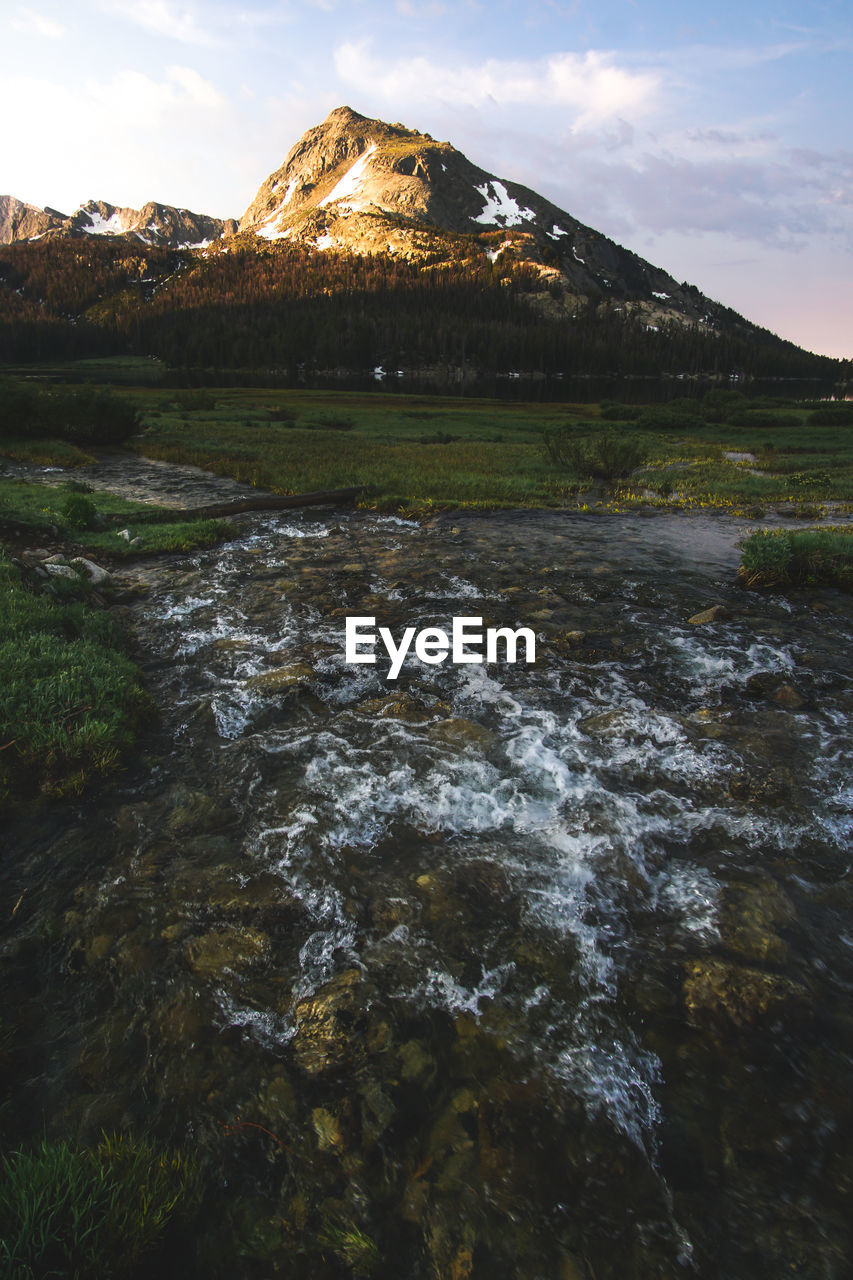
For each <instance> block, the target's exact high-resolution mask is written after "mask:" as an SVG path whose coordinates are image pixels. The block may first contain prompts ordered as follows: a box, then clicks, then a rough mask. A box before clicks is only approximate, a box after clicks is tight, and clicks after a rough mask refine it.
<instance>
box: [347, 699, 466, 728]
mask: <svg viewBox="0 0 853 1280" xmlns="http://www.w3.org/2000/svg"><path fill="white" fill-rule="evenodd" d="M440 708H441V711H445V712H446V711H448V710H449V707H447V705H446V703H441V704H440ZM358 710H359V711H363V712H366V713H367V714H368V715H378V716H381V717H382V718H383V719H388V720H402V721H403V722H404V723H405V724H426V723H427V722H428V721H430V720H434V719H435V715H436V711H435V710H432V711H431V710H430V708H429V707H428V706H427V705H426V703H425V702H422V701H421V699H420V698H414V697H412V695H411V694H409V693H392V694H388V695H387V696H386V697H384V698H368V699H367V701H365V702H360V703H359V705H358Z"/></svg>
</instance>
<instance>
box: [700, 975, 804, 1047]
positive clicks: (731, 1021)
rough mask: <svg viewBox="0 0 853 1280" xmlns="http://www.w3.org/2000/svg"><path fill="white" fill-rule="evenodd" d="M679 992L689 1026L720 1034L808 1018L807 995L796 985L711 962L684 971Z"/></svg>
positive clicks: (788, 980) (769, 976) (801, 1020)
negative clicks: (681, 991) (681, 992)
mask: <svg viewBox="0 0 853 1280" xmlns="http://www.w3.org/2000/svg"><path fill="white" fill-rule="evenodd" d="M683 993H684V1004H685V1007H686V1009H687V1018H688V1021H689V1022H691V1023H692V1024H693V1025H694V1026H708V1027H710V1028H712V1029H713V1030H715V1031H717V1032H721V1033H726V1032H727V1031H730V1030H731V1029H732V1027H734V1028H736V1029H738V1030H741V1031H743V1030H759V1029H761V1028H762V1027H766V1026H768V1025H770V1024H772V1023H774V1022H776V1021H778V1020H779V1019H780V1018H784V1019H785V1020H786V1021H790V1020H791V1019H795V1020H797V1021H798V1022H803V1021H806V1020H808V1019H809V1018H810V1016H811V1001H810V998H809V993H808V991H807V990H806V988H805V987H803V986H802V985H801V984H800V983H798V982H794V981H792V980H791V979H790V978H785V977H782V976H780V975H779V974H775V973H766V972H765V971H764V970H763V969H753V968H749V967H747V966H745V965H739V964H731V963H730V962H728V961H726V960H720V959H715V958H708V959H703V960H693V961H691V962H690V963H689V964H688V965H687V966H686V969H685V976H684V986H683Z"/></svg>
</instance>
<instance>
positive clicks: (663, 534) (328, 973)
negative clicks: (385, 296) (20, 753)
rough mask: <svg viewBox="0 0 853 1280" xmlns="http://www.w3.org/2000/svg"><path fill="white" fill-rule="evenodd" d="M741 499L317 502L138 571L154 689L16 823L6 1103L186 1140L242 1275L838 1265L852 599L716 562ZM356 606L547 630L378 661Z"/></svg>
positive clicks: (848, 972) (136, 617)
mask: <svg viewBox="0 0 853 1280" xmlns="http://www.w3.org/2000/svg"><path fill="white" fill-rule="evenodd" d="M162 474H163V476H164V477H165V476H166V474H167V473H166V470H163V472H162ZM134 487H135V491H134V492H133V494H132V496H140V482H139V481H138V478H137V480H136V481H135V482H134ZM192 492H193V494H195V493H196V490H193V491H192ZM214 492H215V493H219V492H221V490H220V489H219V488H218V482H214V481H212V480H210V481H209V482H205V481H203V480H202V481H201V482H199V488H198V493H199V494H200V495H202V496H200V497H199V501H203V500H205V499H206V498H207V497H208V495H212V494H213V493H214ZM230 492H231V491H230V490H229V493H230ZM147 493H148V496H150V497H152V498H157V499H158V500H162V492H161V491H158V490H157V489H156V486H154V487H153V488H152V489H149V490H148V491H147ZM186 495H187V489H186V488H185V487H183V486H182V484H178V487H177V490H176V491H175V500H176V501H177V500H181V501H185V500H186ZM234 496H237V495H236V491H235V493H234ZM740 533H741V530H740V529H739V526H738V524H737V522H736V521H733V520H731V519H726V518H723V517H720V516H711V515H701V514H679V515H672V516H667V515H655V516H650V517H644V516H642V515H621V516H613V515H583V514H579V513H562V512H519V513H497V514H492V515H470V514H466V515H463V514H456V515H452V516H442V517H439V518H436V519H434V520H432V521H430V522H427V523H421V524H416V523H414V522H411V521H406V520H402V519H399V518H396V517H391V516H377V515H373V514H369V513H363V512H353V511H349V512H342V511H332V510H328V511H325V510H324V511H322V512H320V513H317V512H316V511H315V512H312V513H307V512H306V513H294V514H290V513H288V515H287V516H283V515H274V516H258V515H256V516H252V517H250V518H243V519H242V520H241V522H240V523H239V526H238V534H237V537H236V539H235V540H234V541H233V542H231V543H229V544H226V545H224V546H220V547H217V548H214V549H212V550H210V551H206V552H203V553H201V554H196V555H193V556H191V557H185V558H179V559H175V560H170V561H168V562H165V561H162V560H158V561H153V560H152V561H147V562H146V561H142V562H138V563H136V564H134V565H132V566H131V567H129V568H127V569H122V570H121V574H122V577H123V579H124V581H125V585H126V586H127V587H128V588H132V589H133V590H134V591H135V592H136V593H137V594H136V596H135V599H134V602H133V603H132V604H131V605H130V606H126V609H127V621H128V625H129V626H130V627H131V629H132V632H133V634H134V636H135V637H136V642H137V645H138V654H137V660H138V661H139V663H140V665H141V666H142V668H143V671H144V672H145V676H146V680H147V683H148V686H149V688H150V690H151V692H152V694H153V696H154V698H155V700H156V701H157V703H158V706H159V707H160V709H161V714H160V719H159V722H158V724H157V725H156V726H155V727H154V728H152V729H151V731H150V732H149V733H148V734H147V735H146V737H145V739H144V740H143V741H142V743H141V744H140V752H139V755H138V757H137V758H136V759H135V760H134V762H133V763H132V764H131V766H130V767H129V768H128V770H127V771H126V772H125V773H124V774H123V775H122V776H121V777H120V778H119V780H118V781H117V783H116V784H115V785H114V786H112V787H109V788H106V789H102V790H97V791H95V792H92V793H90V794H89V795H88V796H86V797H84V798H83V799H81V800H79V801H74V802H71V803H70V804H66V805H64V806H58V805H57V806H52V805H48V806H43V807H41V808H39V809H37V810H35V811H34V812H32V813H30V814H28V815H27V817H26V818H25V819H20V820H18V821H17V822H16V823H14V824H13V825H12V826H11V827H10V828H9V830H8V832H7V834H6V839H5V842H4V859H3V898H4V901H5V902H6V903H7V904H8V911H7V912H6V915H7V924H6V927H5V932H4V940H3V951H2V963H3V979H4V985H5V988H6V991H7V993H9V992H15V993H19V996H20V1003H19V1005H18V1009H17V1012H16V1013H15V1014H14V1015H13V1017H12V1026H13V1031H14V1041H15V1047H16V1051H15V1054H14V1055H13V1069H12V1068H10V1070H9V1076H10V1081H11V1085H10V1089H11V1095H10V1106H9V1108H8V1113H7V1114H8V1115H9V1117H10V1119H9V1121H8V1123H7V1127H8V1128H9V1129H10V1131H11V1133H12V1135H13V1137H16V1138H17V1137H21V1138H30V1137H32V1136H34V1135H40V1134H41V1133H42V1131H43V1129H46V1131H47V1133H48V1135H49V1136H50V1135H62V1136H66V1135H69V1134H71V1135H74V1136H77V1135H80V1136H81V1137H82V1138H84V1139H91V1138H92V1137H96V1136H97V1134H98V1133H99V1132H100V1131H101V1129H104V1128H106V1129H112V1128H132V1129H133V1130H134V1131H135V1132H141V1133H144V1134H149V1135H151V1136H154V1137H156V1138H157V1139H158V1140H161V1141H168V1142H176V1143H182V1144H187V1145H189V1146H191V1147H192V1149H194V1150H195V1151H196V1152H197V1153H199V1154H201V1155H202V1156H204V1157H206V1158H208V1159H209V1160H210V1161H211V1162H212V1163H213V1165H214V1167H216V1168H217V1169H218V1170H219V1171H220V1178H221V1187H220V1193H221V1194H220V1200H219V1202H218V1204H219V1208H218V1210H217V1212H218V1215H219V1219H220V1229H221V1221H222V1220H223V1214H224V1215H225V1217H227V1205H228V1203H229V1201H231V1200H233V1203H234V1204H236V1203H237V1201H238V1198H239V1200H240V1203H241V1204H245V1205H246V1206H248V1207H247V1208H246V1209H245V1212H244V1214H243V1217H241V1218H240V1223H242V1225H240V1224H239V1223H236V1218H235V1222H234V1223H231V1224H230V1225H229V1227H228V1230H229V1231H230V1232H231V1233H232V1235H233V1234H234V1233H238V1234H239V1232H240V1231H241V1230H242V1231H243V1232H244V1234H245V1235H246V1239H247V1240H249V1241H250V1242H249V1243H247V1244H246V1246H245V1252H246V1255H247V1256H246V1261H245V1267H246V1272H245V1274H247V1275H268V1274H271V1273H272V1272H273V1271H274V1270H275V1269H277V1268H280V1269H281V1270H282V1273H285V1274H296V1275H299V1276H300V1277H315V1276H316V1277H324V1276H335V1275H349V1274H372V1275H379V1276H381V1275H389V1276H390V1275H394V1276H406V1277H412V1278H413V1280H415V1278H420V1277H424V1278H426V1277H433V1276H440V1277H448V1278H453V1280H463V1278H464V1277H467V1276H473V1277H487V1276H489V1277H491V1276H499V1277H504V1276H505V1277H518V1280H522V1278H523V1280H532V1278H533V1277H540V1276H541V1277H546V1276H547V1277H561V1280H569V1278H570V1277H588V1278H590V1280H602V1277H617V1276H618V1277H620V1280H621V1278H622V1277H638V1278H643V1280H645V1278H646V1277H664V1276H674V1275H682V1274H683V1275H685V1276H688V1275H701V1276H709V1277H710V1276H721V1277H722V1276H725V1277H744V1280H746V1278H747V1277H749V1278H753V1277H768V1280H769V1278H770V1277H774V1278H775V1277H777V1276H778V1275H780V1274H782V1273H791V1274H796V1275H798V1276H814V1277H836V1276H837V1277H842V1276H844V1275H847V1274H849V1267H850V1257H851V1250H850V1241H849V1221H850V1214H849V1194H850V1185H851V1179H853V1156H851V1153H850V1151H849V1150H848V1148H847V1145H846V1142H845V1133H846V1132H849V1125H850V1119H851V1116H850V1112H851V1101H850V1096H851V1095H850V1067H851V1048H852V1047H853V1046H851V1031H853V1024H851V1021H850V1014H849V993H850V991H851V989H853V954H851V951H852V950H853V929H851V920H852V919H853V915H851V912H853V895H851V883H850V847H851V839H850V837H851V827H853V823H851V818H850V799H851V788H850V775H849V717H850V710H851V680H850V674H849V656H848V655H849V653H850V648H851V638H853V605H851V600H850V598H849V597H846V596H844V595H842V594H840V593H837V592H833V591H812V592H804V593H798V594H796V595H795V596H791V597H790V598H788V599H785V598H783V597H782V596H779V595H773V594H769V595H755V594H752V593H745V592H742V591H740V590H739V589H738V588H737V587H736V586H735V585H734V575H735V569H736V566H737V563H738V552H737V546H736V543H737V539H738V537H739V536H740ZM715 604H723V605H725V606H726V607H727V609H728V611H729V614H730V617H729V618H728V619H723V620H720V621H717V622H713V623H708V624H704V625H703V624H698V625H697V624H691V623H690V622H689V619H690V618H691V617H692V616H694V615H695V614H696V613H697V612H699V611H701V610H703V609H705V608H707V607H709V606H712V605H715ZM353 613H355V614H358V615H368V616H375V617H376V618H377V621H378V624H379V625H385V626H388V627H390V628H391V629H392V631H393V632H394V634H395V635H398V634H399V633H400V632H401V631H402V630H403V629H404V628H405V627H407V626H416V627H418V628H421V627H426V626H436V627H442V628H444V629H445V630H447V629H449V627H450V624H451V620H452V618H453V617H454V616H460V615H465V616H474V617H480V618H482V619H483V620H484V625H489V626H508V627H512V628H516V627H521V626H525V627H531V628H533V629H534V630H535V632H536V635H537V657H536V662H535V664H533V665H528V664H526V663H523V662H518V663H515V664H510V663H506V662H502V663H497V664H491V665H488V666H486V665H483V664H478V663H468V664H462V665H454V664H453V663H451V662H444V663H442V664H441V665H434V666H428V665H426V664H425V663H423V662H420V661H418V660H417V659H415V658H413V657H409V658H407V660H406V662H405V663H404V665H403V668H402V671H401V675H400V678H399V679H398V680H396V681H394V682H391V681H389V680H388V679H387V678H386V676H387V672H388V666H389V663H388V661H387V659H383V657H382V655H381V654H380V658H379V661H378V662H377V663H376V664H375V665H374V666H370V665H358V666H353V665H348V664H347V663H346V662H345V660H344V639H343V637H344V628H345V620H346V617H347V616H348V615H349V614H353ZM16 904H17V906H16ZM13 907H15V908H16V909H15V911H14V914H12V909H13ZM223 1204H224V1205H225V1206H226V1209H225V1210H223V1207H222V1206H223ZM241 1212H243V1211H242V1210H241ZM246 1223H249V1224H250V1225H248V1226H247V1225H246ZM235 1224H236V1225H235ZM209 1229H210V1231H211V1232H215V1230H216V1229H217V1227H216V1224H214V1223H211V1224H210V1228H209ZM347 1233H349V1234H348V1235H347ZM345 1239H348V1240H349V1245H346V1244H345ZM358 1240H361V1241H362V1243H361V1245H360V1246H358V1245H357V1244H355V1243H353V1241H358ZM347 1248H349V1252H347ZM359 1248H360V1250H361V1251H360V1252H359ZM356 1255H357V1257H356ZM354 1259H355V1261H354ZM291 1266H292V1267H293V1268H294V1270H292V1271H290V1272H288V1271H287V1268H288V1267H291ZM253 1268H254V1269H253Z"/></svg>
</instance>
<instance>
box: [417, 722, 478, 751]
mask: <svg viewBox="0 0 853 1280" xmlns="http://www.w3.org/2000/svg"><path fill="white" fill-rule="evenodd" d="M428 733H429V736H430V737H431V738H432V739H433V740H434V741H436V742H440V743H442V744H444V745H445V746H448V747H454V748H456V749H457V750H460V751H464V750H465V749H466V748H469V747H476V748H478V749H479V750H480V751H488V750H489V748H490V747H493V746H494V744H495V735H494V734H493V733H492V731H491V730H490V729H487V728H485V726H484V725H481V724H475V723H474V721H473V720H464V719H462V718H461V717H460V716H451V717H450V718H449V719H447V720H439V721H438V722H437V724H433V725H430V727H429V730H428Z"/></svg>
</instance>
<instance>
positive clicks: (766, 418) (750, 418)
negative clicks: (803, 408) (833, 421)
mask: <svg viewBox="0 0 853 1280" xmlns="http://www.w3.org/2000/svg"><path fill="white" fill-rule="evenodd" d="M725 421H726V422H727V423H728V424H729V425H730V426H732V427H799V426H802V419H801V418H799V417H798V416H797V414H795V413H785V412H784V410H782V409H735V410H734V411H732V412H731V413H727V414H726V415H725Z"/></svg>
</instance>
